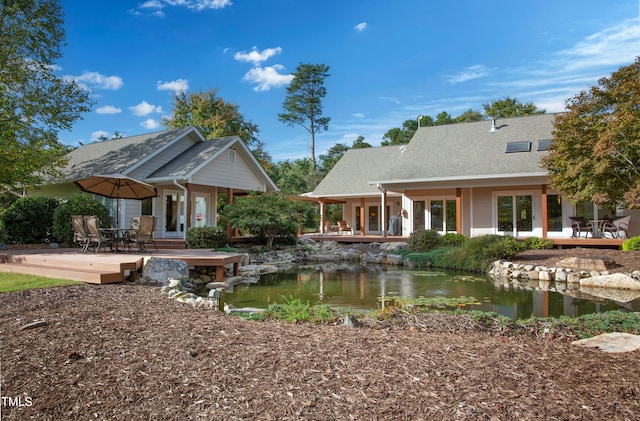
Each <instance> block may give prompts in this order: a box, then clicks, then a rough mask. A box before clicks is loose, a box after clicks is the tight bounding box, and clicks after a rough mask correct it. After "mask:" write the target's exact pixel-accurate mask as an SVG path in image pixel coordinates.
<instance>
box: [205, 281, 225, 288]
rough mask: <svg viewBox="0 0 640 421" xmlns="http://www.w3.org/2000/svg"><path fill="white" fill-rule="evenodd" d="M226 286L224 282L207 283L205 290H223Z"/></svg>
mask: <svg viewBox="0 0 640 421" xmlns="http://www.w3.org/2000/svg"><path fill="white" fill-rule="evenodd" d="M226 287H227V284H225V283H224V282H209V283H208V284H207V289H225V288H226Z"/></svg>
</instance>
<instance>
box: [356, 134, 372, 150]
mask: <svg viewBox="0 0 640 421" xmlns="http://www.w3.org/2000/svg"><path fill="white" fill-rule="evenodd" d="M364 148H373V146H371V144H370V143H367V142H365V141H364V136H358V137H357V138H356V140H354V141H353V144H352V145H351V149H364Z"/></svg>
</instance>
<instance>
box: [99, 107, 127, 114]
mask: <svg viewBox="0 0 640 421" xmlns="http://www.w3.org/2000/svg"><path fill="white" fill-rule="evenodd" d="M121 112H122V109H121V108H118V107H114V106H113V105H105V106H104V107H100V108H98V109H96V113H98V114H120V113H121Z"/></svg>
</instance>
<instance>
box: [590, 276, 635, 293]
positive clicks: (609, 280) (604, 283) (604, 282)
mask: <svg viewBox="0 0 640 421" xmlns="http://www.w3.org/2000/svg"><path fill="white" fill-rule="evenodd" d="M580 287H596V288H615V289H628V290H634V291H640V281H639V280H637V279H634V278H632V277H631V276H628V275H625V274H622V273H612V274H610V275H601V276H592V277H590V278H583V279H580Z"/></svg>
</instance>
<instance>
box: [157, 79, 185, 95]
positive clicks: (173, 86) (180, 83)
mask: <svg viewBox="0 0 640 421" xmlns="http://www.w3.org/2000/svg"><path fill="white" fill-rule="evenodd" d="M158 90H159V91H171V92H173V93H176V94H179V93H180V92H186V91H187V90H189V81H188V80H187V79H176V80H172V81H171V82H160V81H158Z"/></svg>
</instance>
